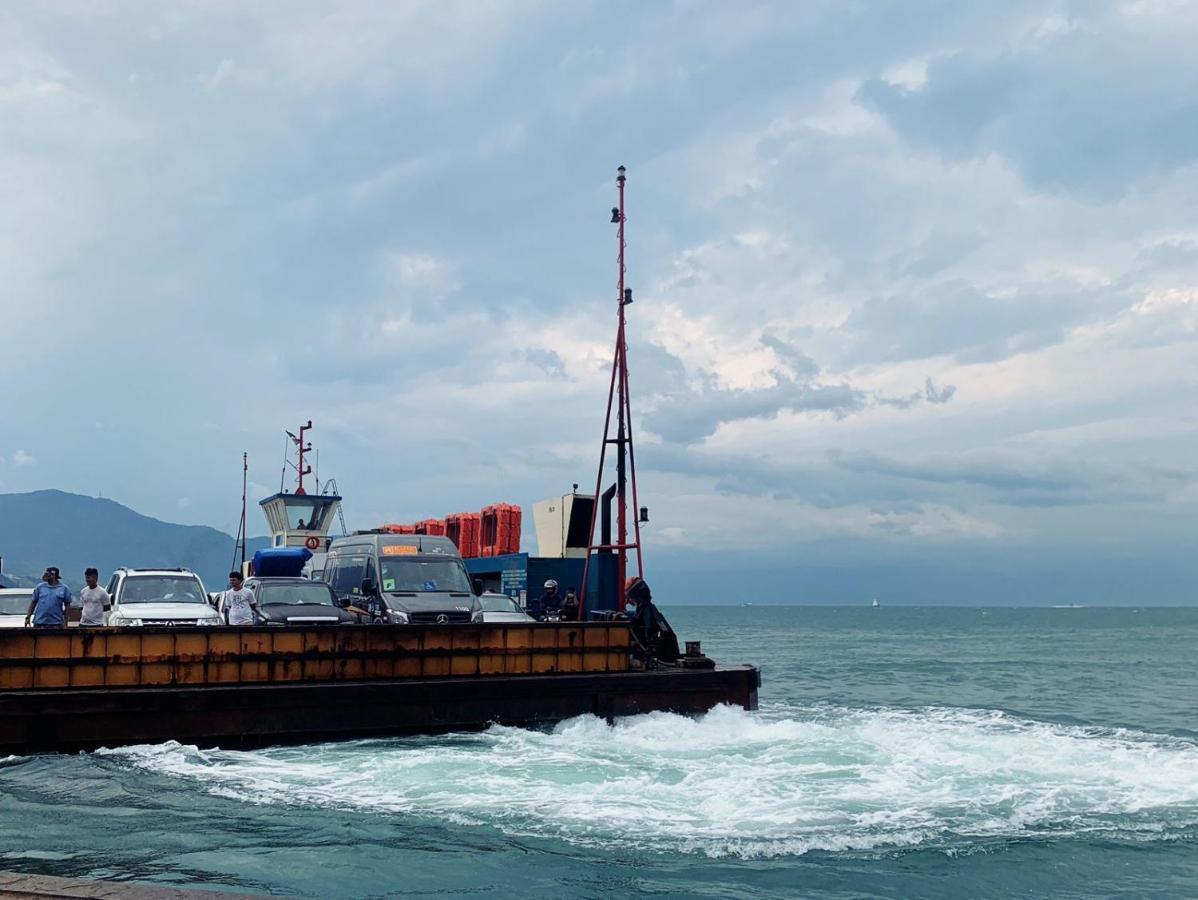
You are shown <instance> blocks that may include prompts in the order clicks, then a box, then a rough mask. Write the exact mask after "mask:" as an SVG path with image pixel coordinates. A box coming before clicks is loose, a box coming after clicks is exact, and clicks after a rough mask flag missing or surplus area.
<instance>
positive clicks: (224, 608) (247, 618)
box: [219, 572, 258, 625]
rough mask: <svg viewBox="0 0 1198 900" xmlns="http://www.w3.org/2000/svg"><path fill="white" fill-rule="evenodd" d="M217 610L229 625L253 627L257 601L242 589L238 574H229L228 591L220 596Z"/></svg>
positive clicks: (247, 591) (248, 590)
mask: <svg viewBox="0 0 1198 900" xmlns="http://www.w3.org/2000/svg"><path fill="white" fill-rule="evenodd" d="M219 609H220V613H221V615H223V616H224V617H225V621H226V622H228V623H229V624H230V625H253V624H254V621H255V619H257V615H256V612H257V610H258V600H257V598H256V597H254V592H253V591H251V590H250V589H249V588H247V587H243V581H242V578H241V573H240V572H230V573H229V589H228V590H227V591H225V592H224V593H223V594H222V595H221V598H220V607H219Z"/></svg>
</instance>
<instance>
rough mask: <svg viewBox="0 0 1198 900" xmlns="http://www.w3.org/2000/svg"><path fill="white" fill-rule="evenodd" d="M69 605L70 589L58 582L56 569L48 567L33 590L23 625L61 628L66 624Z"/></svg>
mask: <svg viewBox="0 0 1198 900" xmlns="http://www.w3.org/2000/svg"><path fill="white" fill-rule="evenodd" d="M70 605H71V589H70V588H69V587H67V586H66V585H65V584H63V583H62V581H60V580H59V574H58V567H57V566H48V567H47V568H46V571H45V573H44V574H43V575H42V582H41V584H39V585H38V586H37V587H35V588H34V589H33V596H32V597H30V598H29V609H28V610H27V611H26V613H25V625H26V627H28V626H29V624H30V622H31V621H32V623H33V625H34V627H35V628H62V627H63V626H64V625H66V624H67V608H68V607H69V606H70Z"/></svg>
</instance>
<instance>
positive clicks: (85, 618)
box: [79, 569, 112, 625]
mask: <svg viewBox="0 0 1198 900" xmlns="http://www.w3.org/2000/svg"><path fill="white" fill-rule="evenodd" d="M83 578H84V580H85V581H86V582H87V587H85V588H84V589H83V590H81V591H80V592H79V600H80V601H81V603H82V605H83V615H81V616H80V617H79V624H80V625H103V624H104V611H105V610H106V609H110V608H111V607H112V598H111V597H109V596H108V591H106V590H104V588H102V587H100V586H99V585H98V584H97V583H96V582H97V581H99V578H100V573H99V572H98V571H96V570H95V569H87V570H85V571H84V573H83Z"/></svg>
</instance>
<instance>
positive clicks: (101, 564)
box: [0, 490, 269, 590]
mask: <svg viewBox="0 0 1198 900" xmlns="http://www.w3.org/2000/svg"><path fill="white" fill-rule="evenodd" d="M233 544H234V539H233V537H232V536H231V535H228V534H225V533H224V532H223V531H219V530H217V529H215V528H209V527H208V526H206V525H176V524H173V523H171V522H163V521H161V520H159V519H154V518H151V517H149V516H143V515H142V514H141V513H137V512H134V511H133V510H131V509H129V508H128V507H127V506H122V505H121V504H119V503H117V502H115V501H113V500H105V499H102V498H98V497H86V496H83V495H81V494H68V493H66V492H64V491H52V490H51V491H33V492H31V493H27V494H0V557H2V558H3V565H4V569H3V575H0V579H2V580H3V583H4V584H5V585H6V586H26V585H34V584H37V582H38V581H39V580H40V579H41V573H42V572H43V570H44V569H45V568H46V566H58V568H59V570H60V571H61V572H62V577H63V580H64V581H65V582H67V584H69V585H71V586H72V587H76V588H77V587H79V586H80V585H82V584H83V570H84V569H86V568H87V567H88V566H95V567H96V568H97V569H99V570H100V578H101V583H103V582H104V581H105V580H107V578H108V575H109V574H110V573H111V572H112V571H113V569H115V568H117V567H118V566H136V567H145V568H148V567H153V566H163V567H175V566H184V567H186V568H188V569H191V570H193V571H194V572H196V573H197V574H198V575H199V576H200V578H201V579H203V581H204V585H205V587H207V588H209V589H210V590H220V589H223V588H224V587H225V582H226V579H227V577H228V574H229V569H230V564H231V563H232V562H233ZM268 545H269V539H268V538H261V537H260V538H250V540H249V541H248V542H247V548H246V549H247V553H249V554H250V555H252V554H253V552H254V551H255V550H256V549H259V548H260V547H265V546H268Z"/></svg>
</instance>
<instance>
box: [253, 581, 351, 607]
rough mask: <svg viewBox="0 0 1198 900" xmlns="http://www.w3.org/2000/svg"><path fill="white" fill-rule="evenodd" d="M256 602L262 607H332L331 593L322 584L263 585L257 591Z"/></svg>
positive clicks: (326, 586)
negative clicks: (278, 605) (277, 605)
mask: <svg viewBox="0 0 1198 900" xmlns="http://www.w3.org/2000/svg"><path fill="white" fill-rule="evenodd" d="M258 602H259V603H261V604H262V605H263V606H274V605H276V604H281V605H285V606H304V605H315V604H320V605H321V606H333V605H334V604H333V592H332V591H330V590H329V586H328V585H327V584H324V583H323V582H309V583H308V584H299V583H296V584H264V585H262V586H261V587H260V588H259V589H258Z"/></svg>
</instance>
